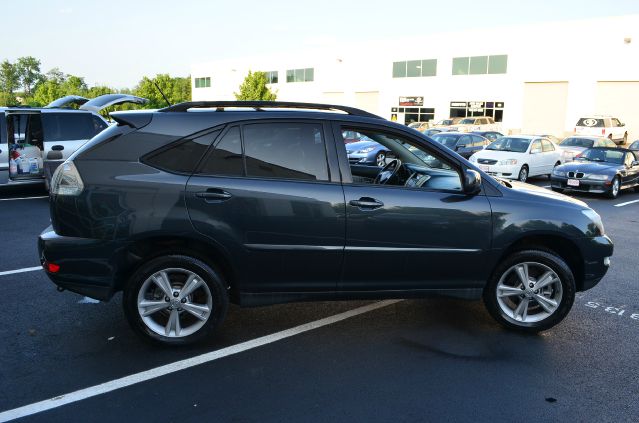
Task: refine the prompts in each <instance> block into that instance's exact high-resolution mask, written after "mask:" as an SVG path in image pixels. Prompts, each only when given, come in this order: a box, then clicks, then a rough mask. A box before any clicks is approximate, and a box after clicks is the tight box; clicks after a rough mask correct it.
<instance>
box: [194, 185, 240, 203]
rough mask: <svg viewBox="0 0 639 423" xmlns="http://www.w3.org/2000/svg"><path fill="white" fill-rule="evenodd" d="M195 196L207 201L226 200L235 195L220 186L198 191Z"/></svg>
mask: <svg viewBox="0 0 639 423" xmlns="http://www.w3.org/2000/svg"><path fill="white" fill-rule="evenodd" d="M195 196H196V197H197V198H202V199H204V201H206V202H207V203H209V202H219V201H225V200H228V199H229V198H231V197H233V195H231V193H229V192H226V191H224V190H223V189H219V188H209V189H207V190H206V191H205V192H196V193H195Z"/></svg>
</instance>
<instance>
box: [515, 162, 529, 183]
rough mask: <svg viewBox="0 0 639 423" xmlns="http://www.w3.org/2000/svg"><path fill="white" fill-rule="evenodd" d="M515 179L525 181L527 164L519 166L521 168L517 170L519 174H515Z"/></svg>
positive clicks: (526, 178)
mask: <svg viewBox="0 0 639 423" xmlns="http://www.w3.org/2000/svg"><path fill="white" fill-rule="evenodd" d="M517 179H518V180H519V181H520V182H526V181H527V180H528V166H527V165H523V166H522V167H521V169H520V170H519V175H518V176H517Z"/></svg>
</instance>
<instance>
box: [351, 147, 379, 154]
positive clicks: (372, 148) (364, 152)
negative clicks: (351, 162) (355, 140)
mask: <svg viewBox="0 0 639 423" xmlns="http://www.w3.org/2000/svg"><path fill="white" fill-rule="evenodd" d="M373 150H375V147H368V148H365V149H363V150H357V151H356V152H355V154H366V153H370V152H371V151H373Z"/></svg>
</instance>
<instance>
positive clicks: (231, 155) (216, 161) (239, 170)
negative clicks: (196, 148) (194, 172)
mask: <svg viewBox="0 0 639 423" xmlns="http://www.w3.org/2000/svg"><path fill="white" fill-rule="evenodd" d="M198 173H205V174H207V175H228V176H242V175H244V162H243V160H242V138H241V137H240V128H239V127H237V126H235V127H233V128H231V129H229V131H228V132H227V133H226V134H224V136H223V137H222V139H220V141H218V143H217V144H216V145H215V148H214V149H213V151H211V153H210V154H209V155H208V157H207V158H206V160H205V161H204V163H203V165H202V167H201V169H200V171H199V172H198Z"/></svg>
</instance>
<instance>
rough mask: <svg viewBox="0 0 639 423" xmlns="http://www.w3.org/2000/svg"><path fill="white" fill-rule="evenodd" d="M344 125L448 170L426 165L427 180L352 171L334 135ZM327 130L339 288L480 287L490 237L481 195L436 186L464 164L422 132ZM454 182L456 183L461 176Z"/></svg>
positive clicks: (486, 205)
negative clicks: (338, 231) (340, 196)
mask: <svg viewBox="0 0 639 423" xmlns="http://www.w3.org/2000/svg"><path fill="white" fill-rule="evenodd" d="M348 129H354V130H357V131H358V132H360V133H365V134H366V135H367V136H369V137H375V141H377V142H380V141H381V142H386V141H387V140H396V145H395V146H392V147H393V148H395V150H394V149H393V148H391V149H390V150H391V151H396V150H397V148H396V147H397V146H399V147H400V148H406V147H402V146H409V147H408V148H410V149H412V150H409V151H411V152H412V154H413V155H414V156H415V157H416V158H415V160H416V161H417V160H423V161H424V162H422V166H423V164H424V163H426V162H428V163H432V164H433V166H437V164H436V163H439V164H440V165H442V166H443V165H444V164H445V165H446V166H448V168H449V169H450V170H443V171H442V170H440V169H436V168H430V167H429V168H430V171H431V172H432V177H431V179H432V181H431V180H430V179H429V180H427V181H426V182H425V184H430V183H431V182H433V183H432V185H431V186H424V185H422V186H421V187H419V186H417V184H416V185H412V184H408V186H406V185H404V186H397V185H382V184H375V183H370V181H369V182H368V183H367V182H366V181H365V178H362V177H359V175H352V174H351V170H350V169H351V167H350V166H349V163H348V160H347V157H346V150H345V148H344V147H343V141H342V142H340V141H339V140H340V137H341V134H342V131H344V130H348ZM334 137H335V139H336V143H335V144H336V146H337V152H338V156H339V159H340V169H341V171H342V172H341V173H342V178H343V186H344V196H345V201H346V220H347V224H346V247H345V251H344V270H343V276H342V282H341V286H340V291H346V292H360V293H364V292H367V291H373V290H389V291H395V290H421V289H435V290H437V289H445V290H453V289H456V288H462V287H464V288H468V287H480V286H482V284H483V283H484V281H485V278H486V277H487V275H486V274H485V272H486V271H487V269H486V268H485V263H486V258H487V254H488V253H489V249H490V245H491V237H492V220H491V209H490V204H489V202H488V199H487V198H486V196H485V195H484V194H483V193H480V194H477V195H467V194H465V193H463V192H462V191H461V189H446V188H445V187H446V186H447V185H443V186H444V187H442V185H439V186H440V187H439V188H438V183H437V181H438V180H444V179H442V178H449V179H448V180H450V181H453V182H455V178H458V177H459V176H460V175H461V172H462V171H463V166H464V165H463V164H462V163H461V162H460V161H457V159H456V158H454V156H453V155H449V153H443V152H442V151H441V150H440V149H438V148H436V147H434V146H432V145H431V143H430V142H428V141H426V140H425V139H423V138H416V137H413V136H412V135H411V134H408V133H406V132H404V131H400V130H397V129H392V130H389V128H387V127H384V126H377V125H370V124H353V123H352V122H336V123H335V125H334ZM387 144H389V145H390V143H387ZM389 145H386V147H387V148H388V147H389ZM408 148H407V149H408ZM442 150H445V148H443V147H442ZM431 159H432V160H431ZM374 169H375V168H374ZM355 170H356V171H357V169H355ZM375 171H376V172H375V174H377V173H378V172H380V170H379V169H375ZM370 176H373V177H374V176H375V175H372V174H371V175H370ZM451 176H452V178H451ZM407 183H408V181H407ZM456 186H458V187H461V180H459V181H457V182H456ZM449 292H453V291H449Z"/></svg>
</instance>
